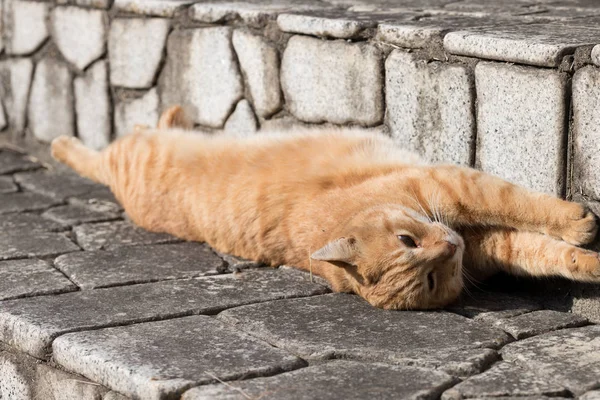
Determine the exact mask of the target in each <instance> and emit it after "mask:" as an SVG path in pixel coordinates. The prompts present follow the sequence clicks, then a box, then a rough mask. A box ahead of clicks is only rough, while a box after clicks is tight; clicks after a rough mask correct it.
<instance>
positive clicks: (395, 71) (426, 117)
mask: <svg viewBox="0 0 600 400" xmlns="http://www.w3.org/2000/svg"><path fill="white" fill-rule="evenodd" d="M385 66H386V67H385V70H386V73H385V79H386V92H385V93H386V105H387V113H386V120H387V124H388V126H389V128H390V132H391V134H392V137H393V138H394V139H396V140H397V141H398V142H399V143H401V144H402V145H403V147H404V148H406V149H408V150H412V151H415V152H417V153H418V154H420V155H421V156H423V157H425V158H426V159H427V160H429V161H430V162H435V163H440V162H449V163H455V164H461V165H466V166H469V165H471V163H472V158H473V157H472V155H473V154H474V146H475V115H474V111H475V98H474V95H475V87H474V86H475V85H474V79H473V75H472V73H471V71H470V70H469V69H468V68H467V67H465V66H461V65H444V64H443V63H439V62H427V61H424V60H423V61H421V60H418V59H417V57H415V56H414V55H412V54H410V53H404V52H400V51H397V50H396V51H394V52H392V54H391V55H389V56H388V58H387V60H386V62H385Z"/></svg>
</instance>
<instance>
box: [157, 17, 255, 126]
mask: <svg viewBox="0 0 600 400" xmlns="http://www.w3.org/2000/svg"><path fill="white" fill-rule="evenodd" d="M231 35H232V30H231V28H228V27H216V28H204V29H188V30H179V31H175V32H173V33H172V34H171V35H169V39H168V44H167V62H166V64H165V67H164V69H163V73H162V75H161V78H160V80H159V88H160V92H161V100H162V104H165V105H167V104H183V105H185V106H186V107H188V108H189V111H190V118H191V119H192V120H193V121H194V122H196V123H198V124H202V125H206V126H209V127H213V128H221V127H222V126H223V124H224V123H225V120H226V119H227V117H228V116H229V114H230V113H231V111H232V109H233V107H234V105H235V104H236V103H237V102H238V100H240V99H241V98H242V95H243V83H242V77H241V75H240V72H239V70H238V66H237V63H236V60H235V54H234V52H233V48H232V45H231Z"/></svg>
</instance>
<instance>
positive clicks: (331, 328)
mask: <svg viewBox="0 0 600 400" xmlns="http://www.w3.org/2000/svg"><path fill="white" fill-rule="evenodd" d="M218 318H219V319H221V320H223V321H225V322H227V323H231V324H233V325H235V326H236V327H237V328H239V329H242V330H244V331H246V332H248V333H250V334H252V335H255V336H257V337H259V338H261V339H262V340H266V341H267V342H269V343H270V344H272V345H274V346H277V347H279V348H283V349H286V350H287V351H290V352H292V353H294V354H298V355H299V356H301V357H303V358H306V359H313V360H314V359H317V360H319V359H321V360H322V359H328V358H332V357H334V356H335V357H337V358H350V359H360V360H367V361H382V362H387V363H394V364H396V363H397V364H407V363H411V364H412V365H419V364H421V365H431V364H436V363H438V364H439V361H440V360H442V359H452V358H453V357H454V358H456V357H455V355H453V353H454V354H456V353H461V357H462V359H463V360H464V359H465V358H467V357H466V355H467V353H468V350H479V349H482V348H497V347H499V346H501V345H503V344H504V343H506V342H507V341H508V340H509V339H508V336H506V334H505V333H503V332H502V331H500V330H498V329H496V328H491V327H487V326H484V325H482V324H479V323H477V322H473V321H470V320H468V319H467V318H464V317H461V316H458V315H455V314H450V313H445V312H398V311H384V310H380V309H377V308H374V307H373V306H371V305H369V304H368V303H367V302H365V301H364V300H362V299H361V298H359V297H358V296H354V295H343V294H335V295H327V296H318V297H314V298H309V299H300V300H286V301H278V302H273V303H265V304H254V305H250V306H245V307H239V308H236V309H232V310H227V311H224V312H222V313H221V314H219V316H218ZM332 321H335V323H333V322H332ZM392 332H393V333H392Z"/></svg>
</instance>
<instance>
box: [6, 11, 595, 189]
mask: <svg viewBox="0 0 600 400" xmlns="http://www.w3.org/2000/svg"><path fill="white" fill-rule="evenodd" d="M262 3H265V4H261V1H259V0H258V1H257V0H251V1H248V2H243V3H235V2H225V1H215V2H212V3H206V2H194V1H189V0H178V1H161V0H152V1H133V0H115V1H114V3H113V1H111V0H56V1H33V0H5V1H4V6H3V10H2V13H3V15H2V32H3V35H2V43H1V46H2V47H3V55H2V61H1V62H0V77H1V85H0V95H1V101H2V109H1V110H0V111H1V112H0V126H1V127H2V128H4V129H6V130H8V131H9V132H10V135H11V137H12V138H13V139H20V138H23V137H26V138H35V139H36V140H38V141H42V142H50V141H51V140H52V139H53V138H55V137H57V136H58V135H64V134H66V135H75V136H78V137H80V138H81V139H82V140H83V141H84V142H85V143H86V144H87V145H89V146H91V147H94V148H102V147H104V146H106V145H107V144H108V143H109V142H110V141H111V140H113V139H114V138H116V137H119V136H121V135H124V134H126V133H128V132H129V131H130V130H131V128H132V127H133V125H134V124H147V125H154V124H156V122H157V120H158V117H159V115H160V112H161V111H162V110H163V109H165V108H166V107H168V106H170V105H172V104H183V105H184V106H185V107H186V108H187V109H188V112H189V114H190V115H191V117H192V118H193V121H194V122H195V123H196V124H197V126H198V127H199V128H201V129H204V130H209V131H215V134H220V133H217V131H218V132H220V131H221V130H224V131H227V132H231V133H232V134H237V135H248V134H253V133H255V132H256V131H258V130H273V129H279V128H282V127H284V128H286V127H293V126H295V125H299V124H323V123H326V124H332V125H355V126H362V127H369V128H376V130H377V131H381V132H382V133H383V134H388V135H390V136H392V137H393V138H395V139H396V140H397V141H398V142H400V143H402V144H403V145H405V146H406V147H407V148H410V149H413V150H416V151H418V152H419V153H421V154H423V155H424V156H425V157H427V158H428V159H430V160H431V161H435V162H441V161H444V162H455V163H459V164H463V165H471V166H475V167H477V168H481V169H483V170H485V171H489V172H491V173H494V174H497V175H500V176H502V177H504V178H507V179H509V180H511V181H513V182H516V183H519V184H523V185H525V186H527V187H529V188H532V189H535V190H539V191H543V192H547V193H552V194H556V195H559V196H568V197H572V196H575V197H577V198H578V199H581V198H583V199H587V200H599V199H600V151H598V147H599V146H598V142H599V140H600V129H598V126H599V125H600V107H599V106H600V69H599V67H600V46H599V45H596V44H597V43H600V28H598V24H597V22H598V21H599V20H600V8H596V7H594V6H593V5H590V4H591V3H590V2H586V1H584V0H578V1H575V2H573V1H571V2H568V4H563V3H561V1H555V2H544V1H540V2H539V4H538V3H537V2H533V3H535V6H533V5H528V6H527V7H526V6H524V5H523V3H522V2H519V1H518V0H513V1H510V2H506V3H502V5H498V6H494V5H490V4H489V2H488V3H486V2H483V1H482V2H478V1H477V0H470V1H463V2H448V1H446V0H428V1H425V2H415V1H412V0H405V1H397V2H388V1H384V0H380V1H376V2H371V1H366V0H365V1H361V0H302V1H291V0H284V1H278V2H262ZM533 3H532V4H533ZM549 4H550V5H549ZM586 7H587V8H586ZM594 45H596V46H595V47H594Z"/></svg>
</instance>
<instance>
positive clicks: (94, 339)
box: [52, 316, 306, 400]
mask: <svg viewBox="0 0 600 400" xmlns="http://www.w3.org/2000/svg"><path fill="white" fill-rule="evenodd" d="M165 338H168V340H165ZM52 347H53V357H54V359H55V360H56V362H58V363H59V364H60V365H62V366H64V367H66V368H67V369H69V370H71V371H75V372H77V373H80V374H82V375H84V376H86V377H88V378H91V379H92V380H94V381H97V382H101V383H103V384H105V385H107V386H108V387H110V388H112V389H115V390H117V391H119V392H121V393H124V394H126V395H129V396H132V397H135V398H140V399H149V400H153V399H156V400H158V399H164V398H176V397H178V395H179V394H181V392H183V391H184V390H185V389H187V388H189V387H190V386H192V385H196V384H201V383H209V382H214V381H215V378H214V377H218V378H219V379H221V380H234V379H239V378H242V377H243V378H248V377H252V376H260V375H265V374H266V375H271V374H274V373H277V372H282V371H289V370H293V369H296V368H300V367H303V366H305V365H306V362H305V361H303V360H301V359H299V358H297V357H295V356H293V355H291V354H289V353H286V352H284V351H282V350H280V349H276V348H273V347H271V346H269V345H268V344H266V343H264V342H261V341H259V340H257V339H255V338H253V337H251V336H249V335H246V334H243V333H240V332H237V331H235V330H233V329H231V327H229V326H227V325H226V324H224V323H222V322H220V321H217V320H215V319H214V318H211V317H207V316H192V317H187V318H179V319H175V320H170V321H160V322H150V323H145V324H139V325H132V326H126V327H118V328H109V329H102V330H97V331H92V332H81V333H72V334H68V335H65V336H62V337H60V338H58V339H56V341H55V342H54V345H53V346H52Z"/></svg>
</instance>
